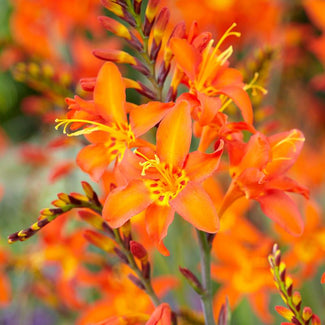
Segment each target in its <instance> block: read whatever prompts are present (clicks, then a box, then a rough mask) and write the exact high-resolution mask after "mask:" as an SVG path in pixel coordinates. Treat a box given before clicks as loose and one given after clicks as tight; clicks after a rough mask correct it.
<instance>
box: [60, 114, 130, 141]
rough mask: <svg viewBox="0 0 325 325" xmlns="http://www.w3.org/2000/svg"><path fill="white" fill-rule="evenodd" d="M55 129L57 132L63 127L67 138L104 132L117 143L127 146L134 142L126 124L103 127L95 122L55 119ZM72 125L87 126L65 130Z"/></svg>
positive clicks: (112, 124) (103, 125)
mask: <svg viewBox="0 0 325 325" xmlns="http://www.w3.org/2000/svg"><path fill="white" fill-rule="evenodd" d="M55 122H56V123H58V124H57V125H56V126H55V129H56V130H57V129H58V128H59V127H61V126H62V125H63V133H64V134H66V135H67V136H79V135H84V134H90V133H93V132H95V131H104V132H107V133H109V134H110V135H112V136H114V137H115V138H116V140H117V141H126V142H127V143H128V145H129V144H130V143H132V142H134V141H135V136H134V134H133V132H132V130H131V126H130V125H128V124H127V123H125V124H118V123H111V125H105V124H102V123H99V122H95V121H89V120H82V119H56V120H55ZM72 123H84V124H88V126H87V127H85V128H83V129H81V130H76V131H72V132H68V131H67V128H68V126H70V125H71V124H72Z"/></svg>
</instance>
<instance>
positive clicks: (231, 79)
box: [213, 68, 244, 89]
mask: <svg viewBox="0 0 325 325" xmlns="http://www.w3.org/2000/svg"><path fill="white" fill-rule="evenodd" d="M235 84H236V86H244V84H243V76H242V74H241V72H240V71H239V70H237V69H234V68H225V69H219V73H218V75H217V76H216V79H215V81H214V82H213V86H214V87H215V88H217V89H221V88H225V87H227V86H229V85H235Z"/></svg>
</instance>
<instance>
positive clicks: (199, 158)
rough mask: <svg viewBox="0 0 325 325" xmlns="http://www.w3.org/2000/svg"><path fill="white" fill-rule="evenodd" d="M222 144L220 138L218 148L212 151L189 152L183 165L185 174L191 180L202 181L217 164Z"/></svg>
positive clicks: (215, 168) (214, 169)
mask: <svg viewBox="0 0 325 325" xmlns="http://www.w3.org/2000/svg"><path fill="white" fill-rule="evenodd" d="M223 144H224V143H223V141H222V140H221V141H220V144H219V147H218V149H217V150H216V151H215V152H213V153H209V154H208V153H203V152H200V151H194V152H191V153H190V154H189V156H188V159H187V161H186V165H185V171H186V175H187V176H188V177H189V178H190V179H191V180H194V181H197V182H202V181H203V180H205V179H206V178H208V177H209V176H211V174H212V173H213V172H215V171H216V170H217V168H218V166H219V163H220V157H221V155H222V152H223Z"/></svg>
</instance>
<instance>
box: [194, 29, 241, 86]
mask: <svg viewBox="0 0 325 325" xmlns="http://www.w3.org/2000/svg"><path fill="white" fill-rule="evenodd" d="M236 26H237V24H236V23H233V24H232V25H231V26H230V27H229V28H228V30H227V31H226V32H225V33H224V34H223V35H222V37H221V38H220V40H219V41H218V43H217V45H216V46H215V47H214V49H213V50H212V52H211V48H212V45H213V43H214V40H211V41H210V42H209V43H208V45H207V47H206V48H205V49H204V51H203V53H202V62H201V67H200V72H199V75H198V77H197V82H196V89H197V90H200V91H202V88H204V86H207V85H205V83H206V81H207V79H208V78H209V77H210V76H211V75H213V72H214V70H215V69H216V67H219V66H222V65H224V64H225V62H226V61H227V60H228V59H229V57H230V56H231V55H232V53H233V48H232V46H229V47H228V48H227V49H226V50H225V51H223V52H221V53H220V54H218V53H219V52H220V50H219V47H220V46H221V44H222V43H223V42H224V40H225V39H226V38H227V37H229V36H236V37H240V36H241V34H240V33H239V32H234V31H232V29H233V28H235V27H236Z"/></svg>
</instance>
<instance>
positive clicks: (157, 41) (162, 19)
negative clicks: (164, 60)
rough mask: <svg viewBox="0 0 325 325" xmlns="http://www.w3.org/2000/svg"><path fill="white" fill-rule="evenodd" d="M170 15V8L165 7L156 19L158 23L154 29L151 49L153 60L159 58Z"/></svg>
mask: <svg viewBox="0 0 325 325" xmlns="http://www.w3.org/2000/svg"><path fill="white" fill-rule="evenodd" d="M169 16H170V12H169V10H168V8H163V9H162V10H161V11H160V13H159V15H158V17H157V19H156V23H155V25H154V27H153V29H152V35H153V38H152V45H151V49H150V59H151V60H156V58H157V55H158V52H159V50H160V48H161V42H162V38H163V35H164V31H165V29H166V26H167V24H168V21H169Z"/></svg>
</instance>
